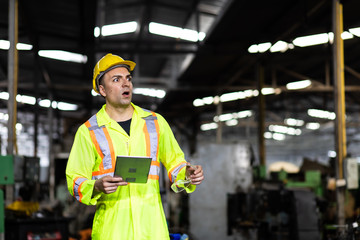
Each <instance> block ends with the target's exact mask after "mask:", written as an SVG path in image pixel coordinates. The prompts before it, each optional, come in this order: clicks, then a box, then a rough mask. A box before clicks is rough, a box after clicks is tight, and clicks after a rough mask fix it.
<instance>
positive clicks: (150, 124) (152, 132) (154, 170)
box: [143, 108, 160, 176]
mask: <svg viewBox="0 0 360 240" xmlns="http://www.w3.org/2000/svg"><path fill="white" fill-rule="evenodd" d="M143 110H144V111H146V112H149V113H151V111H149V110H147V109H144V108H143ZM143 119H144V120H145V123H146V128H147V130H148V133H149V138H150V157H151V159H152V161H157V148H158V142H159V136H158V132H157V131H156V125H155V120H157V117H156V116H153V115H150V116H147V117H144V118H143ZM149 175H156V176H160V167H158V166H156V165H151V166H150V171H149Z"/></svg>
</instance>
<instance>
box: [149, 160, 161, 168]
mask: <svg viewBox="0 0 360 240" xmlns="http://www.w3.org/2000/svg"><path fill="white" fill-rule="evenodd" d="M151 165H153V166H158V167H160V162H158V161H151Z"/></svg>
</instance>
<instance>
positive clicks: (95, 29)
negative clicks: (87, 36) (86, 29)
mask: <svg viewBox="0 0 360 240" xmlns="http://www.w3.org/2000/svg"><path fill="white" fill-rule="evenodd" d="M99 36H100V28H99V27H95V28H94V37H96V38H97V37H99Z"/></svg>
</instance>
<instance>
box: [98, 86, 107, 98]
mask: <svg viewBox="0 0 360 240" xmlns="http://www.w3.org/2000/svg"><path fill="white" fill-rule="evenodd" d="M99 93H100V95H101V96H103V97H106V91H105V88H104V86H103V85H99Z"/></svg>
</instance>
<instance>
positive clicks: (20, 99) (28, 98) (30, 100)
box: [16, 94, 36, 105]
mask: <svg viewBox="0 0 360 240" xmlns="http://www.w3.org/2000/svg"><path fill="white" fill-rule="evenodd" d="M16 101H17V102H19V103H25V104H30V105H35V103H36V98H35V97H31V96H26V95H20V94H18V95H16Z"/></svg>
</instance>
